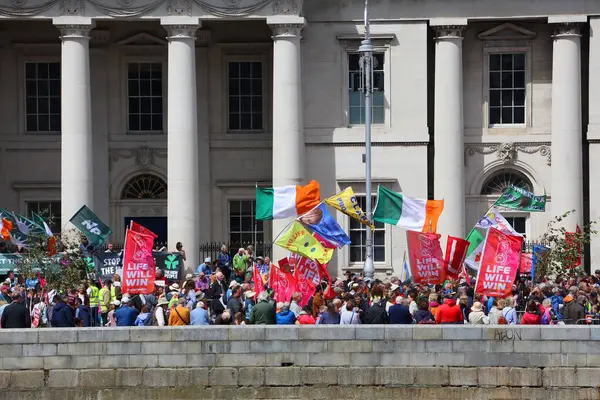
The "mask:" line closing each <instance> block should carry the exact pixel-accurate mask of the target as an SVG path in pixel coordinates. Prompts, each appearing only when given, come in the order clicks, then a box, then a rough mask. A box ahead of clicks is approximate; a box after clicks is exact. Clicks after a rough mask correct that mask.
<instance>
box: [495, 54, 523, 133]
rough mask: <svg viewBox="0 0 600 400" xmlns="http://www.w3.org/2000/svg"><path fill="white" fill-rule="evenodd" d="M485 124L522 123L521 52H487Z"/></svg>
mask: <svg viewBox="0 0 600 400" xmlns="http://www.w3.org/2000/svg"><path fill="white" fill-rule="evenodd" d="M489 66H490V75H489V86H490V93H489V123H490V125H498V124H509V125H510V124H524V123H525V54H524V53H514V54H490V56H489Z"/></svg>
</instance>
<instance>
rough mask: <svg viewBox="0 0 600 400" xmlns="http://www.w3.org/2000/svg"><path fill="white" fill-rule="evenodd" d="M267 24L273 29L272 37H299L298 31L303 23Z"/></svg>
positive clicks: (302, 26)
mask: <svg viewBox="0 0 600 400" xmlns="http://www.w3.org/2000/svg"><path fill="white" fill-rule="evenodd" d="M269 26H270V27H271V29H272V30H273V39H284V38H293V37H301V36H300V32H301V31H302V28H304V24H272V25H269Z"/></svg>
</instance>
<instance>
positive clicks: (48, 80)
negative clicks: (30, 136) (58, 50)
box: [25, 62, 60, 132]
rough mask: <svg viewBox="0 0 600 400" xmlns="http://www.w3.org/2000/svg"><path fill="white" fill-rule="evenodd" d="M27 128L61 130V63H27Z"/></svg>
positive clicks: (33, 129) (50, 130) (31, 129)
mask: <svg viewBox="0 0 600 400" xmlns="http://www.w3.org/2000/svg"><path fill="white" fill-rule="evenodd" d="M25 129H26V131H27V132H60V63H57V62H53V63H49V62H27V63H25Z"/></svg>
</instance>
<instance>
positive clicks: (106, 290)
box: [99, 279, 112, 326]
mask: <svg viewBox="0 0 600 400" xmlns="http://www.w3.org/2000/svg"><path fill="white" fill-rule="evenodd" d="M111 287H112V281H111V280H110V279H107V280H106V281H104V286H103V287H102V289H100V292H99V295H100V299H99V304H100V312H101V313H102V326H104V325H106V324H107V323H108V312H109V311H110V309H111V305H112V300H111Z"/></svg>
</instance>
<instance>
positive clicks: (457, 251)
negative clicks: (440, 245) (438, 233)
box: [444, 236, 469, 279]
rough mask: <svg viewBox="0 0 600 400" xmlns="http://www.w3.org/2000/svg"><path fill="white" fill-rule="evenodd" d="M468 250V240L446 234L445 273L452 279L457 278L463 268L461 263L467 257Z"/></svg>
mask: <svg viewBox="0 0 600 400" xmlns="http://www.w3.org/2000/svg"><path fill="white" fill-rule="evenodd" d="M468 250H469V242H468V241H467V240H465V239H461V238H457V237H454V236H448V240H447V242H446V255H445V257H444V264H445V266H446V274H447V275H448V277H450V278H452V279H457V278H458V277H459V274H460V273H461V269H462V268H463V263H464V262H465V258H466V257H467V251H468Z"/></svg>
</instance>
